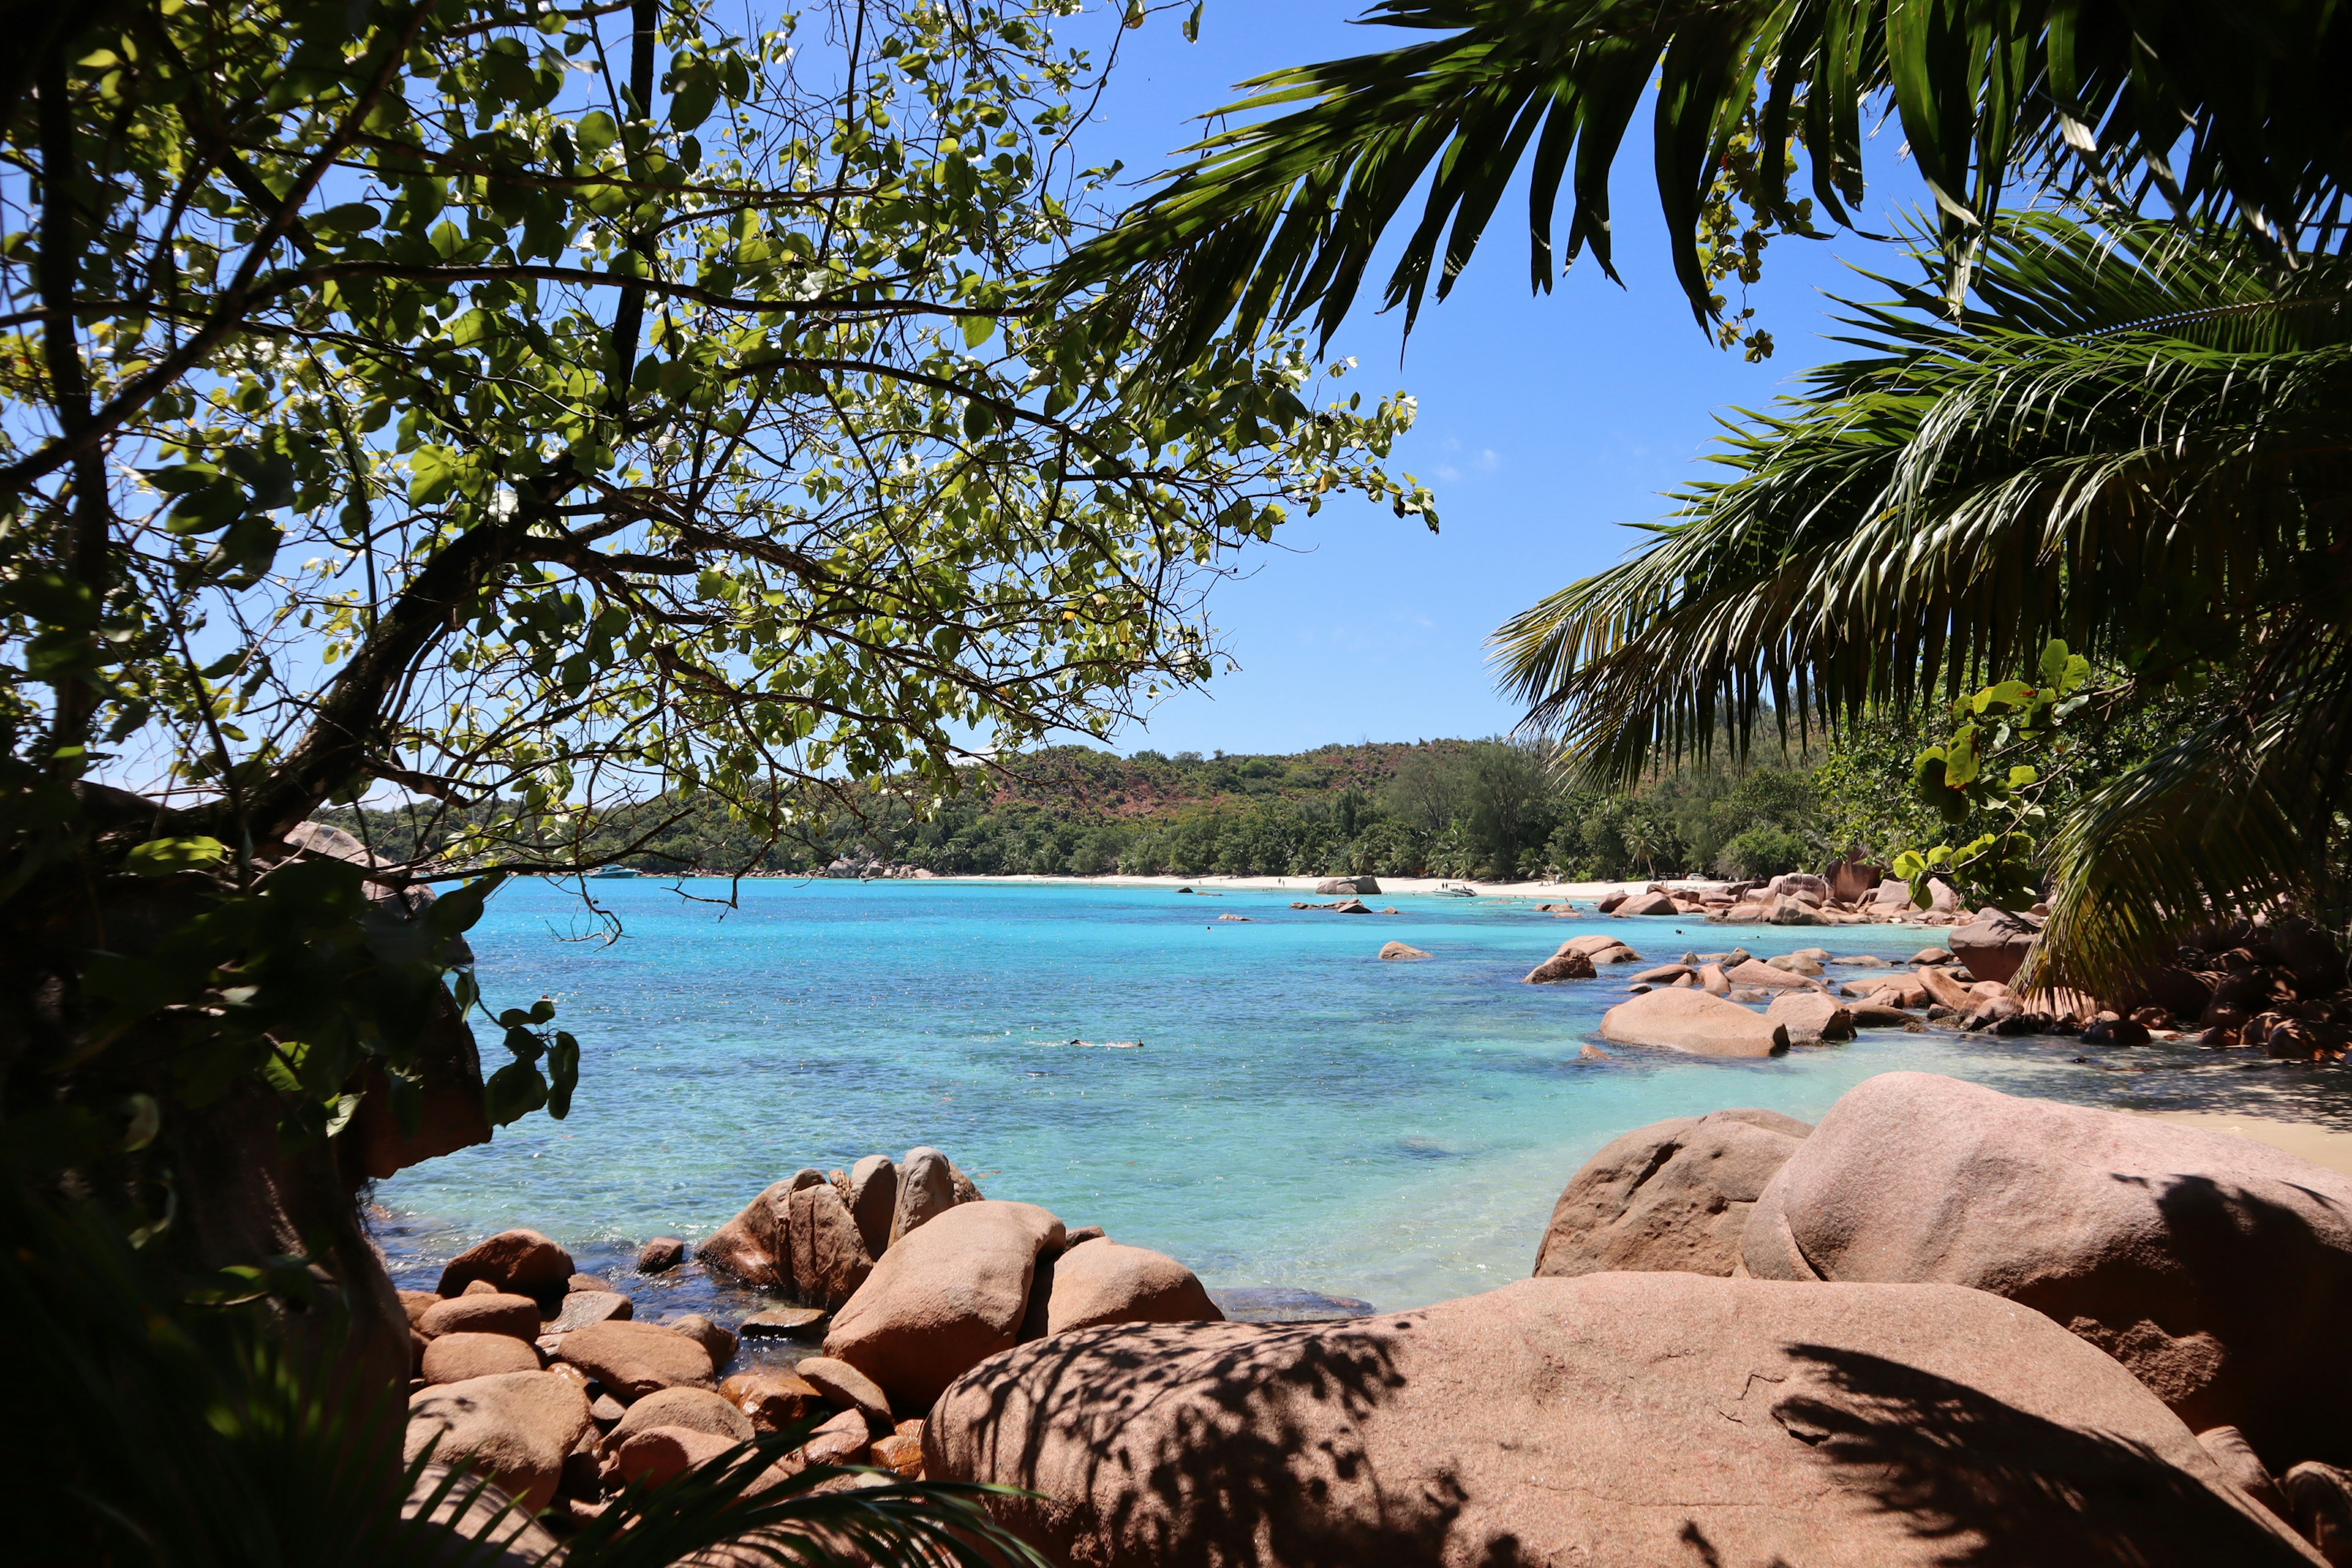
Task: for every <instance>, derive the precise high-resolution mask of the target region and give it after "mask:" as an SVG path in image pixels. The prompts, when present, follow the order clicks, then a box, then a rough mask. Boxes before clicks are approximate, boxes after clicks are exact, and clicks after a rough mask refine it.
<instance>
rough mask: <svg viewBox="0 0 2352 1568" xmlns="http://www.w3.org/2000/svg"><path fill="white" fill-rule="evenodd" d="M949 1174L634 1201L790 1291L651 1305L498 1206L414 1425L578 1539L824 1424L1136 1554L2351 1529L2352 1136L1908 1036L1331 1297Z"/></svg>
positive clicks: (431, 1317)
mask: <svg viewBox="0 0 2352 1568" xmlns="http://www.w3.org/2000/svg"><path fill="white" fill-rule="evenodd" d="M1701 994H1702V995H1703V994H1704V993H1701ZM959 1174H960V1173H958V1172H957V1171H956V1169H955V1167H954V1165H953V1163H952V1162H951V1161H950V1160H949V1159H948V1158H947V1157H946V1156H945V1155H944V1154H942V1153H940V1152H939V1151H937V1150H931V1149H922V1148H918V1149H915V1150H910V1151H908V1153H907V1154H906V1155H905V1156H903V1157H901V1158H898V1159H896V1160H893V1159H889V1158H886V1157H882V1156H872V1157H869V1158H868V1159H866V1160H864V1161H860V1162H858V1163H857V1164H856V1166H855V1167H854V1168H853V1169H852V1170H850V1171H846V1172H843V1171H835V1172H818V1171H814V1170H809V1171H803V1172H801V1173H797V1174H795V1175H794V1176H793V1177H791V1178H788V1179H786V1180H785V1181H782V1182H779V1183H777V1184H774V1185H773V1186H772V1187H770V1188H769V1189H767V1190H766V1191H765V1192H762V1193H761V1194H759V1195H758V1196H757V1197H755V1198H754V1199H753V1200H752V1202H751V1203H750V1204H748V1205H746V1206H745V1207H744V1209H743V1210H742V1212H741V1213H740V1214H739V1215H737V1216H736V1217H735V1219H733V1220H732V1221H730V1222H729V1224H728V1225H727V1226H722V1227H721V1228H720V1229H719V1231H718V1232H716V1233H714V1234H713V1235H712V1236H711V1237H709V1239H708V1240H706V1241H705V1242H704V1243H703V1244H702V1245H701V1246H700V1247H698V1248H694V1249H692V1254H693V1255H692V1256H691V1257H690V1256H689V1249H688V1247H687V1246H686V1244H685V1243H683V1242H681V1241H679V1240H677V1238H675V1237H656V1238H655V1239H654V1240H653V1241H651V1242H648V1243H646V1246H645V1247H644V1248H643V1249H642V1250H641V1252H640V1254H639V1258H638V1272H639V1273H640V1275H642V1276H644V1277H646V1278H647V1279H653V1278H657V1277H659V1276H661V1275H664V1274H667V1273H670V1272H673V1271H675V1270H677V1269H680V1268H709V1269H711V1270H713V1271H714V1272H726V1273H729V1274H730V1275H732V1276H733V1277H734V1278H737V1279H742V1280H745V1281H747V1282H756V1283H760V1284H761V1285H762V1286H763V1287H764V1288H765V1289H768V1290H770V1291H772V1292H773V1293H774V1294H775V1296H776V1297H777V1298H778V1300H776V1301H775V1303H774V1304H772V1305H770V1306H768V1307H766V1308H765V1309H763V1310H760V1311H757V1312H753V1313H751V1314H749V1315H747V1316H746V1317H745V1318H744V1319H743V1320H742V1321H740V1322H738V1323H736V1324H735V1325H733V1327H731V1328H730V1327H727V1326H722V1325H720V1324H718V1323H714V1322H712V1321H709V1319H708V1318H705V1317H700V1316H688V1317H683V1318H678V1319H674V1320H672V1321H667V1322H661V1323H649V1322H644V1321H635V1318H634V1315H633V1303H632V1300H631V1298H630V1296H629V1295H628V1294H626V1293H625V1292H624V1291H622V1290H619V1289H614V1287H613V1283H612V1282H611V1281H610V1280H607V1279H602V1278H594V1277H588V1276H583V1275H579V1274H576V1273H574V1272H573V1271H572V1258H571V1257H570V1255H569V1254H568V1253H566V1252H565V1251H564V1249H563V1248H562V1247H559V1246H557V1245H556V1244H555V1243H554V1242H552V1241H551V1240H550V1239H548V1238H547V1237H544V1236H541V1235H539V1234H537V1233H535V1232H531V1231H528V1230H516V1231H509V1232H505V1233H502V1234H500V1235H499V1236H496V1237H490V1238H489V1239H488V1240H486V1241H483V1242H481V1243H479V1244H478V1245H477V1246H475V1247H470V1248H468V1249H467V1250H466V1251H465V1252H463V1253H461V1254H459V1255H458V1256H457V1257H456V1258H452V1259H451V1260H450V1262H449V1264H448V1265H447V1267H446V1269H445V1270H444V1272H443V1275H442V1278H441V1279H440V1281H439V1289H436V1290H434V1291H430V1292H424V1291H411V1292H404V1302H405V1304H406V1306H407V1308H408V1311H409V1316H410V1321H411V1322H412V1324H413V1325H414V1328H413V1333H414V1343H415V1352H416V1370H417V1378H416V1382H415V1384H413V1385H412V1394H411V1399H410V1426H409V1444H408V1451H409V1453H410V1454H411V1456H412V1457H414V1456H415V1455H416V1454H418V1453H420V1452H422V1450H423V1448H424V1447H425V1445H426V1444H427V1443H428V1442H430V1443H432V1444H433V1445H435V1457H436V1459H439V1460H442V1461H446V1462H462V1463H466V1464H468V1465H471V1466H473V1467H476V1468H481V1469H485V1470H488V1472H490V1473H491V1474H492V1475H493V1476H494V1477H495V1478H496V1479H497V1480H498V1482H499V1485H501V1486H503V1487H504V1488H506V1489H508V1490H509V1491H510V1492H511V1493H512V1494H513V1495H515V1496H516V1497H518V1498H520V1500H522V1501H523V1502H524V1503H525V1505H526V1506H527V1507H529V1508H530V1509H531V1510H542V1511H541V1522H539V1523H537V1524H534V1525H533V1526H531V1527H530V1529H531V1531H534V1532H535V1533H534V1534H533V1536H532V1538H531V1542H529V1543H527V1544H543V1545H544V1546H545V1547H546V1548H547V1549H550V1550H551V1549H553V1548H554V1547H555V1546H556V1545H557V1544H559V1543H560V1537H561V1534H562V1531H564V1530H566V1529H568V1528H572V1527H575V1526H576V1525H577V1524H578V1523H580V1522H583V1521H586V1520H590V1519H593V1518H595V1517H596V1516H597V1515H598V1514H599V1513H600V1512H601V1511H602V1510H603V1509H604V1507H605V1506H606V1502H607V1500H608V1499H609V1498H611V1497H612V1496H614V1495H615V1494H616V1493H617V1492H618V1491H619V1490H620V1489H623V1488H625V1487H627V1486H630V1485H632V1484H637V1485H643V1484H646V1483H648V1482H656V1481H660V1480H663V1479H668V1478H670V1477H674V1476H676V1475H677V1474H679V1473H681V1472H683V1471H684V1470H685V1469H687V1468H690V1467H692V1466H696V1465H699V1464H708V1463H711V1462H713V1461H715V1460H717V1459H718V1458H719V1457H720V1456H721V1455H724V1454H726V1453H728V1452H729V1451H730V1450H731V1449H733V1448H735V1447H736V1446H737V1445H738V1444H740V1443H742V1442H744V1441H746V1440H748V1439H750V1438H751V1437H752V1436H755V1435H757V1434H761V1433H773V1432H782V1431H788V1430H793V1429H798V1430H799V1431H800V1432H801V1434H802V1441H801V1443H800V1446H799V1447H797V1448H795V1449H794V1450H793V1452H792V1453H791V1454H790V1455H789V1456H788V1457H787V1458H784V1459H783V1460H782V1461H781V1462H779V1463H778V1464H777V1465H776V1466H775V1467H774V1468H773V1471H772V1475H771V1477H770V1478H769V1479H765V1480H763V1482H762V1483H761V1484H763V1485H772V1484H775V1482H776V1481H777V1480H780V1479H783V1478H786V1477H790V1476H793V1475H796V1474H802V1473H803V1472H805V1471H806V1470H808V1469H809V1468H813V1467H830V1468H832V1470H831V1473H829V1474H828V1475H827V1477H826V1479H824V1480H823V1481H822V1482H821V1483H820V1484H821V1485H822V1486H823V1487H824V1488H828V1489H838V1488H843V1487H856V1486H872V1485H880V1484H887V1482H888V1481H889V1480H890V1479H893V1478H897V1477H917V1476H920V1477H928V1478H931V1479H954V1480H969V1481H982V1482H989V1483H992V1484H998V1485H1006V1486H1012V1487H1016V1488H1020V1489H1024V1491H1026V1492H1029V1493H1033V1494H1035V1495H1034V1496H1033V1497H1029V1498H1020V1497H1008V1498H1005V1499H1003V1500H998V1501H996V1502H993V1503H992V1505H991V1506H992V1510H993V1511H995V1512H997V1514H998V1515H999V1517H1000V1518H1002V1519H1003V1521H1005V1522H1007V1523H1009V1524H1011V1525H1013V1527H1014V1528H1016V1529H1018V1530H1019V1531H1022V1532H1023V1533H1024V1535H1026V1536H1027V1537H1028V1538H1029V1539H1031V1540H1032V1541H1033V1542H1035V1543H1036V1544H1037V1545H1038V1546H1039V1547H1040V1548H1041V1549H1042V1550H1043V1551H1044V1552H1045V1553H1046V1555H1047V1557H1048V1558H1049V1560H1051V1561H1055V1562H1061V1563H1087V1564H1089V1565H1100V1568H1170V1565H1172V1564H1177V1563H1199V1562H1219V1563H1254V1564H1258V1565H1260V1568H1288V1565H1294V1564H1308V1563H1339V1562H1350V1563H1353V1562H1380V1563H1400V1564H1424V1563H1425V1564H1428V1565H1430V1568H1436V1565H1438V1564H1441V1563H1444V1564H1454V1563H1489V1562H1506V1561H1509V1562H1580V1561H1591V1562H1595V1563H1623V1564H1628V1565H1631V1564H1636V1563H1665V1562H1675V1561H1681V1560H1684V1559H1685V1557H1688V1556H1689V1553H1690V1552H1691V1551H1692V1550H1693V1549H1694V1548H1693V1543H1694V1542H1703V1543H1704V1544H1705V1545H1706V1547H1707V1548H1708V1550H1709V1552H1711V1553H1713V1554H1714V1556H1715V1560H1719V1561H1724V1562H1759V1563H1760V1562H1768V1561H1773V1560H1776V1559H1777V1560H1781V1561H1786V1562H1789V1563H1806V1564H1832V1565H1835V1564H1848V1563H1851V1564H1857V1565H1859V1564H1865V1563H1866V1564H1869V1565H1870V1568H1912V1565H1915V1564H1916V1565H1917V1568H1927V1565H1928V1564H1930V1563H1936V1564H1942V1563H1949V1562H1952V1561H1981V1562H1999V1563H2052V1564H2053V1565H2054V1564H2058V1563H2144V1564H2159V1563H2180V1564H2189V1563H2223V1562H2227V1563H2315V1562H2326V1563H2337V1564H2343V1563H2352V1468H2347V1467H2352V1414H2347V1412H2352V1341H2347V1340H2346V1339H2345V1338H2344V1336H2343V1335H2342V1333H2341V1331H2340V1324H2339V1319H2340V1316H2341V1306H2342V1303H2343V1302H2344V1301H2345V1300H2352V1177H2347V1176H2346V1175H2343V1174H2339V1173H2336V1172H2333V1171H2329V1170H2326V1169H2324V1168H2322V1167H2319V1166H2316V1165H2314V1164H2312V1163H2309V1162H2306V1161H2305V1160H2302V1159H2300V1158H2298V1157H2296V1156H2294V1155H2293V1154H2290V1153H2286V1152H2281V1151H2278V1150H2274V1149H2272V1148H2268V1147H2266V1146H2263V1145H2261V1144H2257V1143H2252V1142H2246V1141H2244V1140H2242V1139H2238V1138H2235V1137H2231V1136H2228V1135H2225V1134H2221V1133H2218V1132H2212V1131H2204V1130H2201V1129H2196V1128H2188V1127H2182V1126H2179V1125H2175V1124H2171V1123H2166V1122H2159V1121H2150V1120H2147V1119H2144V1118H2139V1117H2133V1116H2129V1115H2126V1114H2123V1113H2120V1112H2116V1111H2108V1110H2091V1109H2086V1108H2082V1107H2076V1106H2068V1105H2061V1104H2056V1103H2053V1102H2047V1101H2042V1100H2029V1099H2021V1098H2017V1097H2012V1096H2010V1095H2005V1094H2001V1093H1998V1092H1996V1091H1994V1090H1991V1089H1983V1088H1979V1087H1977V1086H1974V1085H1970V1084H1967V1083H1963V1082H1960V1081H1958V1080H1956V1079H1948V1078H1943V1077H1939V1076H1937V1075H1932V1074H1925V1073H1912V1072H1898V1073H1888V1074H1883V1075H1880V1076H1878V1077H1875V1078H1872V1079H1865V1080H1864V1082H1862V1083H1861V1084H1859V1085H1858V1086H1856V1087H1855V1088H1854V1089H1851V1090H1849V1091H1848V1092H1847V1093H1846V1094H1845V1095H1844V1096H1843V1098H1842V1099H1840V1100H1838V1101H1837V1103H1836V1104H1835V1105H1834V1106H1832V1108H1831V1110H1829V1111H1828V1113H1827V1114H1826V1115H1824V1116H1823V1118H1822V1121H1821V1122H1820V1123H1819V1124H1818V1125H1808V1124H1807V1123H1805V1122H1803V1121H1797V1120H1795V1119H1793V1118H1790V1117H1787V1116H1783V1115H1780V1114H1778V1113H1776V1112H1772V1111H1769V1110H1737V1109H1735V1110H1721V1111H1717V1112H1714V1113H1711V1114H1708V1115H1706V1116H1698V1117H1678V1118H1674V1119H1671V1120H1669V1121H1662V1122H1658V1123H1655V1124H1653V1125H1651V1126H1648V1127H1643V1128H1641V1129H1638V1130H1635V1131H1631V1132H1628V1133H1626V1134H1624V1135H1623V1136H1622V1137H1620V1138H1618V1139H1617V1140H1616V1141H1615V1142H1612V1143H1611V1144H1609V1145H1608V1146H1607V1147H1605V1148H1603V1149H1602V1150H1601V1152H1599V1153H1598V1154H1596V1155H1595V1156H1593V1158H1592V1159H1591V1160H1590V1161H1588V1162H1587V1163H1585V1164H1584V1165H1583V1167H1582V1168H1580V1170H1578V1171H1576V1172H1575V1173H1573V1174H1572V1175H1571V1176H1570V1179H1569V1180H1568V1182H1567V1184H1566V1186H1565V1188H1564V1189H1563V1191H1562V1192H1561V1194H1560V1196H1559V1202H1558V1204H1557V1205H1556V1206H1555V1208H1554V1211H1553V1214H1552V1217H1551V1221H1550V1223H1549V1226H1548V1227H1547V1229H1546V1231H1545V1234H1544V1236H1543V1238H1542V1241H1541V1244H1540V1246H1539V1247H1538V1255H1537V1257H1536V1259H1535V1266H1534V1270H1533V1275H1532V1277H1531V1278H1530V1279H1526V1280H1523V1281H1521V1282H1519V1283H1517V1284H1515V1285H1510V1286H1507V1287H1505V1288H1504V1289H1499V1290H1495V1291H1491V1292H1487V1293H1486V1294H1483V1295H1478V1296H1472V1297H1465V1298H1463V1299H1460V1300H1452V1301H1445V1302H1440V1303H1438V1304H1436V1305H1434V1306H1431V1307H1428V1308H1423V1309H1419V1310H1412V1311H1407V1312H1399V1313H1391V1314H1386V1315H1374V1316H1366V1317H1351V1318H1349V1319H1346V1320H1345V1321H1328V1322H1308V1323H1298V1322H1289V1323H1264V1322H1234V1321H1226V1315H1225V1314H1224V1313H1223V1311H1221V1310H1219V1308H1218V1306H1217V1304H1216V1303H1215V1301H1213V1300H1212V1299H1211V1297H1210V1294H1209V1293H1208V1292H1207V1291H1206V1290H1205V1289H1202V1286H1201V1283H1200V1281H1199V1280H1198V1279H1196V1278H1194V1276H1193V1275H1192V1273H1191V1271H1190V1270H1189V1269H1187V1268H1185V1267H1184V1266H1183V1265H1182V1264H1181V1263H1180V1262H1178V1261H1177V1260H1176V1259H1174V1258H1168V1257H1166V1256H1165V1255H1163V1254H1160V1253H1157V1252H1154V1251H1151V1250H1150V1249H1148V1248H1143V1247H1131V1246H1128V1245H1125V1244H1122V1243H1120V1242H1118V1241H1115V1240H1113V1239H1111V1238H1110V1237H1106V1236H1104V1235H1102V1234H1101V1233H1100V1231H1099V1229H1097V1228H1096V1227H1091V1226H1083V1227H1077V1228H1071V1227H1069V1226H1066V1225H1065V1223H1064V1222H1063V1220H1062V1219H1061V1218H1060V1217H1059V1216H1057V1215H1053V1214H1051V1213H1049V1212H1048V1211H1046V1210H1045V1209H1043V1208H1040V1207H1038V1206H1037V1205H1031V1204H1023V1203H1012V1202H1004V1201H1001V1200H992V1199H989V1198H986V1197H985V1196H983V1195H982V1194H981V1193H980V1192H979V1190H978V1188H977V1187H976V1186H975V1185H973V1184H971V1183H970V1182H969V1180H968V1179H966V1180H959V1179H958V1177H959ZM881 1194H887V1198H888V1201H887V1202H885V1201H884V1197H883V1196H882V1195H881ZM877 1242H878V1244H879V1245H878V1248H877V1246H876V1245H875V1243H877ZM792 1295H798V1296H803V1297H804V1298H807V1299H805V1300H803V1301H802V1302H801V1303H800V1304H787V1303H786V1302H785V1301H784V1300H782V1299H783V1298H785V1297H787V1296H792ZM541 1537H544V1541H543V1542H541ZM1506 1548H1508V1549H1509V1550H1508V1551H1506ZM1497 1552H1502V1553H1503V1555H1500V1556H1498V1555H1496V1553H1497ZM1510 1552H1517V1553H1518V1555H1516V1556H1514V1555H1511V1554H1510ZM1678 1553H1679V1554H1680V1555H1678ZM1955 1554H1957V1555H1955ZM1693 1560H1701V1559H1693Z"/></svg>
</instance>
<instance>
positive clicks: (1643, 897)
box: [1612, 893, 1682, 915]
mask: <svg viewBox="0 0 2352 1568" xmlns="http://www.w3.org/2000/svg"><path fill="white" fill-rule="evenodd" d="M1612 913H1616V914H1621V915H1677V914H1680V913H1682V910H1679V909H1677V908H1675V900H1674V899H1673V897H1672V896H1671V895H1670V894H1666V893H1636V894H1635V895H1634V896H1633V897H1632V898H1630V899H1627V900H1625V901H1624V902H1623V903H1622V904H1620V905H1618V906H1617V908H1616V909H1615V910H1613V911H1612Z"/></svg>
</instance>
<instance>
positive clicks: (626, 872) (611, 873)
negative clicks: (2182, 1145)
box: [588, 866, 637, 882]
mask: <svg viewBox="0 0 2352 1568" xmlns="http://www.w3.org/2000/svg"><path fill="white" fill-rule="evenodd" d="M636 874H637V872H636V868H635V867H631V866H607V867H605V868H604V869H602V870H600V871H591V872H589V873H588V879H589V880H591V881H593V882H618V881H625V880H626V879H629V878H631V877H634V876H635V875H636Z"/></svg>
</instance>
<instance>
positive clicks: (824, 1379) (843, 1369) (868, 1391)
mask: <svg viewBox="0 0 2352 1568" xmlns="http://www.w3.org/2000/svg"><path fill="white" fill-rule="evenodd" d="M793 1372H794V1373H797V1374H798V1375H799V1376H800V1378H801V1380H802V1381H803V1382H804V1383H806V1384H809V1386H811V1387H812V1388H814V1389H815V1390H816V1391H817V1393H819V1394H822V1395H824V1400H825V1403H826V1404H828V1405H834V1406H835V1407H836V1408H839V1409H843V1410H855V1411H856V1412H858V1413H859V1414H860V1415H864V1416H865V1417H866V1424H867V1425H868V1426H871V1427H872V1428H873V1429H874V1430H876V1431H878V1432H887V1431H888V1430H890V1396H889V1395H888V1394H885V1393H884V1392H883V1391H882V1385H881V1384H878V1383H877V1382H875V1381H874V1380H873V1379H872V1378H870V1377H868V1376H866V1374H865V1373H862V1372H860V1371H858V1370H857V1368H856V1367H854V1366H852V1365H850V1364H849V1363H847V1362H845V1361H837V1360H835V1358H834V1357H832V1356H821V1355H813V1356H810V1357H808V1358H807V1359H806V1360H804V1361H802V1362H800V1363H798V1364H796V1365H795V1366H794V1367H793Z"/></svg>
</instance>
